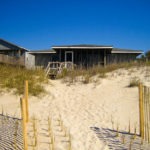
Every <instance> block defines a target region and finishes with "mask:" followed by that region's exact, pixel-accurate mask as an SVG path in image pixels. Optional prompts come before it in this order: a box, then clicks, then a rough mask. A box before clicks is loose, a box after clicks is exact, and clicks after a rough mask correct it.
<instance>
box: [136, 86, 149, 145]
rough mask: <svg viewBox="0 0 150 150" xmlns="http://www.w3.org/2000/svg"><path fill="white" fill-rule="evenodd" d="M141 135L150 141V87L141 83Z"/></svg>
mask: <svg viewBox="0 0 150 150" xmlns="http://www.w3.org/2000/svg"><path fill="white" fill-rule="evenodd" d="M139 110H140V135H141V137H142V138H143V139H144V140H146V141H148V143H150V87H147V86H143V85H142V84H140V85H139Z"/></svg>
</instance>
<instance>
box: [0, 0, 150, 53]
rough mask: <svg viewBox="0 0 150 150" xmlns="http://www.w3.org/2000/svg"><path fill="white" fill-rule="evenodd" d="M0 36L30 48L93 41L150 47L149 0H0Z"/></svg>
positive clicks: (141, 48)
mask: <svg viewBox="0 0 150 150" xmlns="http://www.w3.org/2000/svg"><path fill="white" fill-rule="evenodd" d="M0 38H2V39H5V40H7V41H9V42H12V43H14V44H17V45H19V46H22V47H24V48H27V49H30V50H42V49H50V48H51V46H53V45H71V44H96V45H113V47H116V48H126V49H135V50H143V51H147V50H150V0H0Z"/></svg>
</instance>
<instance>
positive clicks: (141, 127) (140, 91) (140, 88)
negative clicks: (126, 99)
mask: <svg viewBox="0 0 150 150" xmlns="http://www.w3.org/2000/svg"><path fill="white" fill-rule="evenodd" d="M139 120H140V136H141V137H142V138H143V139H144V111H143V85H142V84H141V83H140V84H139Z"/></svg>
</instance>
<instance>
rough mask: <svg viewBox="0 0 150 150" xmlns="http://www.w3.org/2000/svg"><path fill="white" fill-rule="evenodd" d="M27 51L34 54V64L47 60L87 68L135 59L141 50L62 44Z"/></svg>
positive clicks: (38, 64) (44, 64) (44, 63)
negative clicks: (49, 48) (70, 63)
mask: <svg viewBox="0 0 150 150" xmlns="http://www.w3.org/2000/svg"><path fill="white" fill-rule="evenodd" d="M29 53H30V54H33V55H35V66H44V67H46V66H47V64H48V62H72V63H73V64H75V65H77V66H78V67H85V68H88V67H92V66H95V65H100V66H106V65H108V64H112V63H121V62H131V61H135V60H136V57H137V56H138V55H140V54H142V53H143V51H141V50H127V49H117V48H113V46H111V45H107V46H104V45H63V46H52V50H41V51H31V52H29Z"/></svg>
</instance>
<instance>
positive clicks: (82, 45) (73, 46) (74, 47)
mask: <svg viewBox="0 0 150 150" xmlns="http://www.w3.org/2000/svg"><path fill="white" fill-rule="evenodd" d="M52 48H53V49H102V48H105V49H112V48H113V46H112V45H94V44H79V45H59V46H52Z"/></svg>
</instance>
